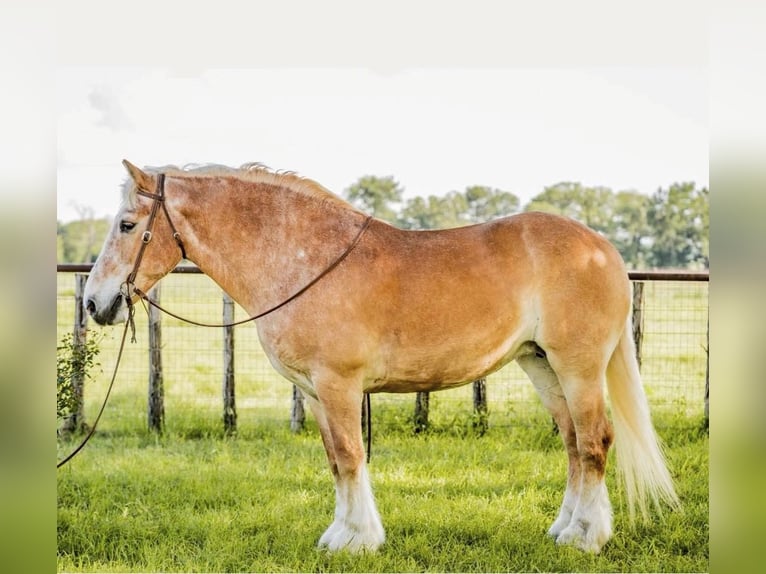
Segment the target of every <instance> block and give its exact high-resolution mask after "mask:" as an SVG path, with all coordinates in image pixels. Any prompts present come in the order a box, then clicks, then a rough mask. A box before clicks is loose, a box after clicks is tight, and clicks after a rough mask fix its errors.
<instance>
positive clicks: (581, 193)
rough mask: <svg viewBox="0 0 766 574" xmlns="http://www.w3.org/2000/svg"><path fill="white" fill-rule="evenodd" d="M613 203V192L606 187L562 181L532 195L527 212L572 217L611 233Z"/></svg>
mask: <svg viewBox="0 0 766 574" xmlns="http://www.w3.org/2000/svg"><path fill="white" fill-rule="evenodd" d="M614 203H615V197H614V193H613V192H612V190H611V189H609V188H607V187H583V186H582V184H580V183H575V182H562V183H557V184H556V185H552V186H549V187H546V188H545V189H544V190H543V192H542V193H540V194H538V195H536V196H535V197H534V198H532V201H530V202H529V203H528V204H527V206H526V207H525V208H524V211H544V212H546V213H555V214H557V215H564V216H566V217H571V218H572V219H575V220H577V221H579V222H580V223H584V224H585V225H587V226H588V227H590V228H591V229H593V230H595V231H598V232H599V233H602V234H603V235H606V236H609V235H610V234H611V231H612V229H613V216H614V209H615V205H614Z"/></svg>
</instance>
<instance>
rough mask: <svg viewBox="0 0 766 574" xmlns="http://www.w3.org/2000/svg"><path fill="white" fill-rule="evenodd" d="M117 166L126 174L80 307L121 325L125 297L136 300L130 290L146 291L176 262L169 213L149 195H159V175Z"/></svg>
mask: <svg viewBox="0 0 766 574" xmlns="http://www.w3.org/2000/svg"><path fill="white" fill-rule="evenodd" d="M122 163H123V165H124V166H125V167H126V168H127V170H128V173H129V174H130V177H129V178H128V179H127V180H126V182H125V185H124V188H123V197H122V204H121V205H120V208H119V211H118V212H117V215H116V216H115V218H114V221H113V223H112V228H111V230H110V232H109V235H108V236H107V238H106V241H105V242H104V246H103V247H102V248H101V253H100V254H99V256H98V259H97V260H96V263H95V264H94V266H93V270H92V271H91V273H90V276H89V277H88V281H87V283H86V285H85V294H84V301H85V308H86V309H87V311H88V313H90V315H91V316H92V317H93V319H95V321H96V322H97V323H99V324H101V325H113V324H115V323H120V322H122V321H125V320H126V319H127V316H128V305H127V299H126V298H127V297H131V300H135V299H136V298H137V295H136V293H135V291H134V289H133V288H134V287H135V288H137V289H140V290H141V291H143V292H147V291H148V290H149V289H151V288H152V286H153V285H154V284H155V283H156V282H157V281H159V280H160V279H161V278H162V277H164V276H165V275H166V274H167V273H168V272H169V271H171V270H172V269H173V268H174V267H175V266H176V264H177V263H178V262H179V261H180V260H181V249H179V245H178V244H177V243H176V240H174V237H173V233H174V231H173V229H172V224H171V223H170V220H169V217H170V216H169V212H168V211H166V209H167V207H165V206H163V205H161V203H162V202H163V201H164V200H158V199H156V198H153V197H150V196H154V195H155V194H156V193H157V191H158V189H157V182H158V180H159V174H157V173H152V172H144V171H141V170H140V169H139V168H137V167H136V166H134V165H133V164H131V163H130V162H128V161H127V160H123V162H122ZM144 194H148V196H147V195H144ZM155 204H156V205H155ZM153 210H154V215H153V216H152V215H151V214H152V211H153ZM150 226H151V229H148V227H150ZM147 231H148V233H147ZM142 247H143V252H142ZM139 253H141V255H140V262H138V263H137V261H138V260H139ZM134 270H135V277H134V278H132V282H131V281H129V279H128V278H129V276H130V275H131V274H132V272H134Z"/></svg>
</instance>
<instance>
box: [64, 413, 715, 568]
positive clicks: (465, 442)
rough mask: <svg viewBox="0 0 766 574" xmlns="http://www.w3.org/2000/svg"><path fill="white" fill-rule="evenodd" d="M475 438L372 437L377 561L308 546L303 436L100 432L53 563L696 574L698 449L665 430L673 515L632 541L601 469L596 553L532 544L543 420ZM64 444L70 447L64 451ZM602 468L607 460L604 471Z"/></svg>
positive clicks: (551, 449)
mask: <svg viewBox="0 0 766 574" xmlns="http://www.w3.org/2000/svg"><path fill="white" fill-rule="evenodd" d="M529 422H530V423H538V424H529V425H527V426H520V427H517V428H514V429H502V430H490V432H489V433H488V434H486V435H484V436H482V437H475V436H471V435H470V434H464V433H458V432H450V431H449V430H441V431H432V432H429V433H426V435H424V436H413V435H412V434H411V433H408V432H402V431H389V432H387V433H385V434H383V435H382V436H376V437H375V442H374V446H373V458H372V462H371V467H370V469H371V475H372V480H373V485H374V488H375V491H376V495H377V499H378V503H379V508H380V512H381V515H382V517H383V522H384V525H385V526H386V528H387V536H388V539H387V542H386V544H385V545H384V546H383V548H382V549H381V550H380V551H379V552H378V553H377V554H363V555H350V554H347V553H345V552H343V553H339V554H328V553H326V552H324V551H320V550H317V549H316V548H315V544H316V541H317V540H318V538H319V536H320V535H321V533H322V532H323V530H324V528H326V527H327V526H328V525H329V522H330V520H331V517H332V512H333V504H334V493H333V488H332V481H331V477H330V473H329V470H328V469H327V468H326V464H325V462H324V452H323V449H322V447H321V441H320V439H319V437H318V433H317V431H316V429H315V428H314V426H313V424H309V426H308V428H307V429H306V431H304V432H303V433H301V434H300V435H293V434H291V433H290V432H289V430H288V429H287V425H286V424H281V425H279V424H274V423H273V422H266V423H261V424H257V425H253V426H251V427H250V428H249V429H248V430H247V431H246V432H244V431H243V432H240V433H239V435H238V436H237V437H236V438H226V437H224V436H222V433H221V431H220V430H218V429H217V427H216V428H208V429H206V428H204V423H202V422H201V421H200V423H201V426H199V427H198V428H197V429H196V431H195V432H193V433H188V432H186V433H183V432H182V433H175V432H167V433H165V435H164V436H162V437H156V436H152V435H149V434H148V433H146V432H144V431H141V430H135V429H127V428H126V429H124V430H122V431H114V432H110V433H100V434H99V436H98V438H97V439H95V440H94V441H93V443H92V444H91V445H89V446H88V447H87V448H86V449H85V451H84V452H83V453H82V454H81V455H79V457H78V458H76V459H75V460H74V461H73V462H72V463H70V464H69V465H68V466H66V467H64V468H63V469H62V470H60V471H59V487H58V567H59V570H60V571H90V572H155V571H166V572H170V571H173V572H284V571H299V572H325V571H338V572H341V571H342V572H415V571H442V572H448V571H449V572H489V571H506V572H508V571H510V572H515V571H522V572H537V571H562V572H622V571H631V572H701V571H706V570H707V569H708V479H707V476H708V439H707V435H706V433H704V432H701V431H700V428H699V426H698V425H697V423H698V422H699V421H697V422H695V421H688V420H686V419H685V420H683V421H679V420H675V421H665V423H667V424H665V425H663V426H664V427H665V428H666V429H671V428H672V429H673V430H672V432H667V433H665V434H664V437H663V438H664V439H665V441H666V443H667V446H668V455H669V459H670V465H671V467H672V468H673V472H674V474H675V476H676V477H677V480H678V489H679V494H680V496H681V498H682V500H683V504H684V507H683V511H682V512H678V513H669V514H666V515H665V516H664V518H662V519H656V520H654V521H653V522H652V523H651V524H648V525H637V526H636V527H635V529H631V528H630V527H629V526H628V525H627V524H626V515H625V513H624V512H623V510H622V503H621V501H620V499H619V494H618V492H619V489H618V488H617V487H616V485H615V483H614V475H613V472H610V473H609V475H608V485H609V488H610V491H611V493H612V499H613V504H614V506H615V532H616V534H615V537H614V538H613V539H612V541H610V542H609V543H608V544H607V546H606V547H605V548H604V550H603V551H602V553H601V554H600V555H598V556H592V555H586V554H583V553H581V552H579V551H577V550H574V549H571V548H560V547H557V546H556V545H555V544H554V543H553V542H552V541H551V540H550V539H548V538H547V537H546V535H545V530H546V529H547V527H548V526H549V525H550V522H552V520H553V518H554V517H555V514H556V511H557V509H558V505H559V504H560V497H561V495H562V493H563V489H564V484H565V475H566V463H565V456H564V454H563V449H562V447H561V446H560V444H559V440H558V438H557V437H555V436H553V435H552V433H550V429H549V427H548V425H547V424H546V421H544V420H540V421H529ZM67 446H68V445H67ZM612 462H613V461H612Z"/></svg>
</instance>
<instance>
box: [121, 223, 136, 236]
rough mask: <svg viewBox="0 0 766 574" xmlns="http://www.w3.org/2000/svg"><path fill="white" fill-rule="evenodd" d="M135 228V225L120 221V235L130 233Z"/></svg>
mask: <svg viewBox="0 0 766 574" xmlns="http://www.w3.org/2000/svg"><path fill="white" fill-rule="evenodd" d="M135 226H136V224H135V223H133V222H131V221H120V231H121V232H122V233H128V232H130V231H131V230H132V229H133V228H134V227H135Z"/></svg>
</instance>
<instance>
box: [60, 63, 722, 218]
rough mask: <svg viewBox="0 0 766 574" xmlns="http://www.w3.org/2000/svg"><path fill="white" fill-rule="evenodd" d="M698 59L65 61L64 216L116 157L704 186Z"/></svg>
mask: <svg viewBox="0 0 766 574" xmlns="http://www.w3.org/2000/svg"><path fill="white" fill-rule="evenodd" d="M706 82H707V78H706V74H705V70H704V69H702V68H692V67H687V68H601V69H596V68H584V69H563V70H556V69H553V70H551V69H542V68H541V69H489V70H487V69H483V70H475V69H474V70H471V69H405V70H398V71H394V72H392V73H386V72H380V71H376V70H371V69H365V68H325V69H316V68H307V69H295V68H285V69H249V70H243V69H236V70H225V69H207V70H183V71H181V72H180V73H179V72H178V71H174V70H173V69H168V68H132V69H125V68H109V67H106V68H104V67H100V68H80V67H78V68H63V69H59V70H58V73H57V98H58V118H57V121H58V152H57V155H58V162H57V189H58V190H57V217H58V219H59V220H61V221H69V220H72V219H76V218H78V217H80V216H82V215H84V214H92V215H94V216H96V217H102V216H109V215H113V214H114V212H115V210H116V207H117V204H118V199H119V196H118V192H117V191H118V188H119V186H120V184H121V182H122V181H124V179H125V176H126V174H125V171H124V168H123V167H122V165H121V160H122V159H123V158H125V159H128V160H130V161H131V162H133V163H135V164H136V165H140V166H158V165H167V164H174V165H184V164H188V163H198V164H199V163H220V164H225V165H231V166H238V165H241V164H243V163H246V162H251V161H257V162H261V163H264V164H266V165H268V166H269V167H271V168H273V169H284V170H292V171H296V172H298V173H300V174H301V175H304V176H306V177H310V178H311V179H314V180H316V181H318V182H319V183H321V184H322V185H324V186H325V187H327V188H328V189H330V190H331V191H333V192H335V193H338V194H342V192H343V190H345V189H346V188H347V187H348V186H349V185H351V184H352V183H354V182H355V181H356V180H357V179H358V178H359V177H361V176H363V175H377V176H389V175H391V176H394V178H395V179H396V180H397V181H398V182H399V183H400V185H401V186H402V187H403V188H404V196H405V198H409V197H412V196H415V195H424V196H427V195H443V194H445V193H447V192H449V191H452V190H459V191H462V190H464V189H465V188H466V187H467V186H470V185H486V186H490V187H493V188H498V189H503V190H505V191H511V192H513V193H515V194H516V195H518V196H519V197H520V198H521V200H522V203H525V202H527V201H529V199H531V198H532V197H533V196H534V195H536V194H538V193H540V192H541V191H542V190H543V188H544V187H545V186H549V185H553V184H555V183H558V182H561V181H576V182H580V183H582V184H583V185H593V186H606V187H609V188H611V189H613V190H614V191H621V190H627V189H631V190H636V191H639V192H642V193H647V194H650V193H653V192H654V191H656V189H657V188H659V187H667V186H668V185H670V184H671V183H674V182H677V181H694V182H695V183H697V184H698V185H701V186H707V185H708V181H707V178H708V145H709V141H708V134H707V85H706Z"/></svg>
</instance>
